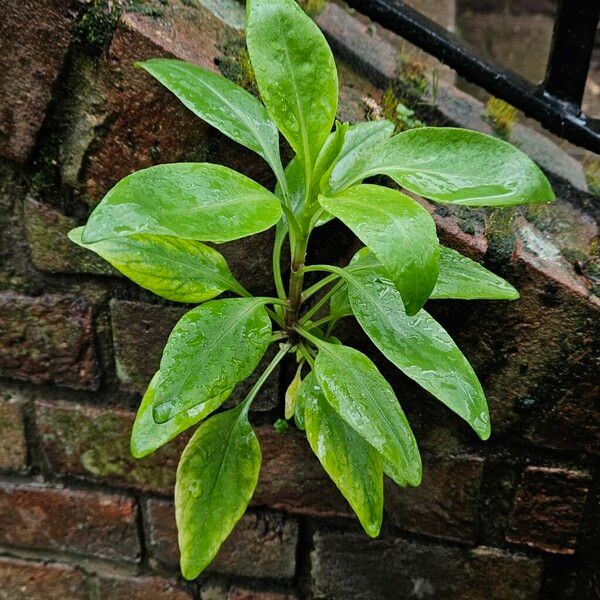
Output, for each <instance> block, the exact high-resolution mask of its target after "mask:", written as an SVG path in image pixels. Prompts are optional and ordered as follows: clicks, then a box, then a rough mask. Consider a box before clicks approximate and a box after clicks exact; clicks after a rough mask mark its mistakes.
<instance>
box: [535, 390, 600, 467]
mask: <svg viewBox="0 0 600 600" xmlns="http://www.w3.org/2000/svg"><path fill="white" fill-rule="evenodd" d="M527 437H528V438H529V439H530V440H531V441H532V442H533V443H534V444H537V445H539V446H545V447H546V448H555V449H558V450H575V451H579V452H586V453H589V454H595V455H598V454H600V383H598V382H592V381H584V382H583V383H581V384H577V383H575V384H574V385H573V386H572V387H571V388H570V389H569V390H568V391H567V392H566V394H565V395H564V396H563V397H562V398H561V399H560V400H559V401H558V402H557V403H556V405H555V406H554V407H553V408H552V410H550V411H548V412H547V413H546V414H544V415H542V416H541V417H540V418H539V419H535V421H534V422H533V423H532V427H531V430H530V432H529V433H528V434H527Z"/></svg>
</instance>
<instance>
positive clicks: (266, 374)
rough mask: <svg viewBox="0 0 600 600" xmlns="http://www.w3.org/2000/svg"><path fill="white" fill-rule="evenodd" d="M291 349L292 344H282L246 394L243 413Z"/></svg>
mask: <svg viewBox="0 0 600 600" xmlns="http://www.w3.org/2000/svg"><path fill="white" fill-rule="evenodd" d="M291 347H292V344H289V343H288V344H283V345H282V346H281V348H280V350H279V352H278V353H277V354H276V355H275V357H274V358H273V360H272V361H271V362H270V363H269V365H268V366H267V368H266V369H265V370H264V371H263V372H262V374H261V376H260V377H259V378H258V379H257V380H256V383H255V384H254V385H253V386H252V389H251V390H250V391H249V392H248V395H247V396H246V398H245V399H244V401H243V404H244V412H246V413H247V412H248V409H249V408H250V404H252V401H253V400H254V397H255V396H256V394H257V393H258V391H259V390H260V388H261V387H262V386H263V384H264V383H265V381H266V380H267V379H268V377H269V375H270V374H271V373H272V372H273V370H274V369H275V367H276V366H277V365H278V364H279V363H280V362H281V360H282V359H283V357H284V356H285V355H286V354H287V353H288V352H289V350H290V348H291Z"/></svg>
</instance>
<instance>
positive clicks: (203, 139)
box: [64, 6, 268, 202]
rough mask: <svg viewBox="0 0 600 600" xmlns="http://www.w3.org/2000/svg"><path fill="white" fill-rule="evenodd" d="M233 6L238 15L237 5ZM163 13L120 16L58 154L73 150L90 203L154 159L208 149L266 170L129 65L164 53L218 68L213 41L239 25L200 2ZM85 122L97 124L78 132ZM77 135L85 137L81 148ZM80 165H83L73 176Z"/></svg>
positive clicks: (198, 155) (198, 154) (254, 170)
mask: <svg viewBox="0 0 600 600" xmlns="http://www.w3.org/2000/svg"><path fill="white" fill-rule="evenodd" d="M238 11H239V16H240V17H242V15H243V8H242V7H239V8H238ZM162 12H163V15H162V16H161V18H154V17H152V16H149V15H144V14H142V13H140V12H131V13H128V14H127V13H126V14H123V15H122V17H121V19H120V20H119V23H118V25H117V28H116V31H115V33H114V36H113V38H112V41H111V44H110V47H109V48H108V51H107V53H106V54H105V55H104V56H103V57H102V58H101V60H100V64H99V65H98V67H97V69H96V72H97V74H98V76H97V80H96V81H95V83H92V90H91V91H90V93H91V95H92V96H93V97H94V98H98V99H100V100H99V101H97V102H95V103H92V105H91V106H90V107H85V106H83V107H82V108H83V110H82V111H81V114H79V115H74V120H75V121H76V122H77V121H79V122H80V125H79V126H75V127H73V135H72V138H73V139H72V140H71V141H70V142H69V147H67V148H66V149H65V152H64V154H65V155H67V156H71V157H76V158H71V162H72V163H73V164H70V165H69V166H68V172H69V173H70V174H71V177H73V174H75V177H77V178H78V179H79V180H80V181H81V182H83V184H84V186H85V189H86V191H87V194H88V196H89V199H90V201H91V202H97V201H98V200H100V198H101V197H102V196H103V195H104V194H105V193H106V192H107V191H108V190H109V189H110V187H112V186H113V185H114V184H115V183H116V182H117V181H118V180H119V179H121V178H123V177H124V176H126V175H128V174H129V173H131V172H133V171H136V170H138V169H141V168H144V167H149V166H151V165H153V164H156V163H169V162H178V161H185V160H190V159H192V160H194V159H195V160H198V159H199V160H206V159H207V158H209V157H210V156H212V155H214V156H215V157H217V156H218V157H219V160H218V162H225V163H228V164H229V165H230V166H232V165H236V166H239V167H241V169H242V170H244V171H246V172H247V173H248V174H250V175H251V176H257V177H259V178H264V177H265V176H267V174H268V167H267V165H266V163H265V162H264V161H263V160H262V159H260V158H259V157H258V156H257V155H256V154H254V153H252V152H251V151H249V150H246V149H245V148H240V147H239V146H237V145H234V144H231V143H229V142H226V143H223V141H224V138H222V137H221V136H215V134H214V130H213V129H212V128H210V127H209V126H208V125H207V124H206V123H204V122H203V121H201V120H200V119H198V118H197V117H196V116H195V115H193V114H192V112H191V111H189V110H188V109H186V108H185V107H184V106H183V105H182V104H181V103H180V102H179V101H178V100H177V99H176V98H175V97H174V96H173V95H172V94H170V93H169V92H168V91H167V90H166V89H164V88H163V87H162V86H161V85H160V84H158V83H157V82H156V81H155V80H154V79H153V78H152V77H151V76H150V75H148V74H147V73H146V72H145V71H143V70H141V69H136V68H135V67H134V63H135V62H136V61H143V60H146V59H149V58H157V57H168V58H178V59H181V60H186V61H189V62H193V63H196V64H199V65H201V66H203V67H205V68H208V69H211V70H213V71H216V70H217V67H216V64H215V63H216V61H217V60H218V59H219V57H220V56H221V51H220V50H219V46H221V45H222V44H223V43H224V42H226V41H227V40H229V39H231V38H232V36H236V37H237V36H239V30H238V29H236V28H235V27H232V26H230V25H228V24H227V23H225V22H224V21H223V20H222V19H221V18H220V17H217V16H215V14H213V12H211V11H210V10H209V9H207V8H205V7H203V6H196V7H193V8H191V7H189V8H188V7H177V9H176V10H175V9H173V10H171V9H169V8H165V9H164V10H163V11H162ZM242 18H243V17H242ZM86 123H91V124H96V123H102V124H103V126H102V127H99V128H95V129H94V130H93V132H92V135H85V136H82V135H81V131H82V130H85V128H86ZM88 127H89V126H88ZM82 137H85V138H86V139H88V140H89V142H88V143H89V145H88V146H87V148H84V149H81V148H80V146H81V140H82ZM77 162H79V163H80V164H76V163H77ZM80 165H83V169H82V170H81V172H79V175H78V176H77V175H76V174H77V172H78V171H79V167H80ZM70 183H75V181H72V182H70Z"/></svg>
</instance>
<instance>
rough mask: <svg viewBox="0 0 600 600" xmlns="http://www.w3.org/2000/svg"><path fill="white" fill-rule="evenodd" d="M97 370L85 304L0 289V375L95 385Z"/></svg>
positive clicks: (88, 309) (90, 315) (90, 317)
mask: <svg viewBox="0 0 600 600" xmlns="http://www.w3.org/2000/svg"><path fill="white" fill-rule="evenodd" d="M98 369H99V367H98V362H97V356H96V351H95V348H94V334H93V313H92V307H91V306H90V305H89V304H88V302H86V301H85V300H84V299H82V298H76V297H71V296H63V295H50V294H47V295H44V296H39V297H29V296H21V295H18V294H16V293H14V292H3V293H0V375H2V376H4V377H12V378H15V379H26V380H29V381H32V382H34V383H45V382H53V383H58V384H61V385H65V386H67V387H72V388H85V389H95V388H96V387H97V385H98V374H99V373H98Z"/></svg>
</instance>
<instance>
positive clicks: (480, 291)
mask: <svg viewBox="0 0 600 600" xmlns="http://www.w3.org/2000/svg"><path fill="white" fill-rule="evenodd" d="M518 297H519V292H517V290H516V289H515V288H514V287H513V286H512V285H510V283H508V281H505V280H504V279H502V277H498V275H494V273H492V272H491V271H488V270H487V269H486V268H485V267H482V266H481V265H480V264H479V263H478V262H475V261H474V260H471V259H470V258H467V257H466V256H463V255H462V254H460V252H456V250H452V249H451V248H446V247H444V246H440V274H439V276H438V280H437V282H436V284H435V288H434V289H433V292H432V293H431V299H432V300H437V299H442V298H454V299H460V300H476V299H485V300H516V299H517V298H518Z"/></svg>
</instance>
